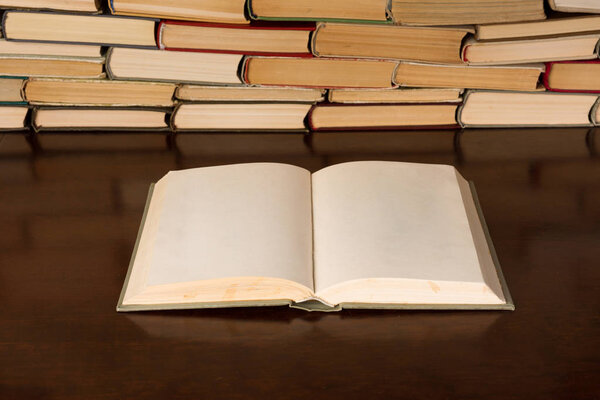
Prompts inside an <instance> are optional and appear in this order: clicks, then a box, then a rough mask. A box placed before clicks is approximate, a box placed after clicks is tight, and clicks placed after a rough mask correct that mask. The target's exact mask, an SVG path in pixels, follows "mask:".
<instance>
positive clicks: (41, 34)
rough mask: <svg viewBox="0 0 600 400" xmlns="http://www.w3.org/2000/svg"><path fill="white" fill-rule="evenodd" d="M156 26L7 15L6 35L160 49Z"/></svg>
mask: <svg viewBox="0 0 600 400" xmlns="http://www.w3.org/2000/svg"><path fill="white" fill-rule="evenodd" d="M155 24H156V21H154V20H152V19H142V18H129V17H115V16H111V15H82V14H62V13H52V12H41V11H38V12H34V11H7V12H5V13H4V15H3V17H2V33H3V35H4V37H5V38H7V39H9V40H24V41H34V42H55V43H71V44H76V43H84V44H99V45H103V46H129V47H150V48H156V41H155V35H154V33H155V30H154V29H155ZM59 27H60V28H59Z"/></svg>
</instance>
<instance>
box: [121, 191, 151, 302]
mask: <svg viewBox="0 0 600 400" xmlns="http://www.w3.org/2000/svg"><path fill="white" fill-rule="evenodd" d="M154 185H155V183H151V184H150V188H149V189H148V195H147V196H146V205H145V206H144V212H143V214H142V220H141V221H140V227H139V228H138V234H137V238H136V239H135V245H134V246H133V251H132V253H131V258H130V260H129V267H128V268H127V274H126V275H125V281H124V282H123V287H122V288H121V294H120V295H119V301H118V302H117V307H116V309H117V311H121V310H122V309H123V299H124V298H125V292H127V286H128V285H129V278H130V277H131V271H132V270H133V264H134V262H135V257H136V256H137V252H138V248H139V245H140V240H141V238H142V232H143V231H144V225H145V224H146V218H147V217H148V210H149V209H150V202H151V201H152V193H154Z"/></svg>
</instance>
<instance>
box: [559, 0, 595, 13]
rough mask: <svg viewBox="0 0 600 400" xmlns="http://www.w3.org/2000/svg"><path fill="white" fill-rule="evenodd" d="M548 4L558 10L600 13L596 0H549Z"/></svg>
mask: <svg viewBox="0 0 600 400" xmlns="http://www.w3.org/2000/svg"><path fill="white" fill-rule="evenodd" d="M548 4H549V5H550V7H551V8H552V9H553V10H556V11H563V12H587V13H600V4H598V2H597V1H596V0H548Z"/></svg>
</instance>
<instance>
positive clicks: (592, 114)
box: [590, 97, 600, 126]
mask: <svg viewBox="0 0 600 400" xmlns="http://www.w3.org/2000/svg"><path fill="white" fill-rule="evenodd" d="M599 106H600V97H598V98H597V99H596V102H595V103H594V105H593V106H592V109H591V110H590V122H591V123H592V124H593V125H594V126H598V124H599V123H600V121H598V119H597V118H596V114H597V112H598V107H599Z"/></svg>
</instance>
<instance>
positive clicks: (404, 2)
mask: <svg viewBox="0 0 600 400" xmlns="http://www.w3.org/2000/svg"><path fill="white" fill-rule="evenodd" d="M591 1H594V0H591ZM391 4H392V15H393V18H394V22H395V23H398V24H406V25H474V24H498V23H503V22H515V21H532V20H540V19H544V18H546V14H545V13H544V0H518V1H507V0H455V1H448V0H428V1H422V0H391Z"/></svg>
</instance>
